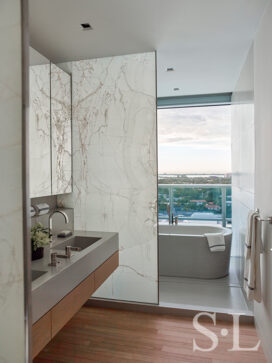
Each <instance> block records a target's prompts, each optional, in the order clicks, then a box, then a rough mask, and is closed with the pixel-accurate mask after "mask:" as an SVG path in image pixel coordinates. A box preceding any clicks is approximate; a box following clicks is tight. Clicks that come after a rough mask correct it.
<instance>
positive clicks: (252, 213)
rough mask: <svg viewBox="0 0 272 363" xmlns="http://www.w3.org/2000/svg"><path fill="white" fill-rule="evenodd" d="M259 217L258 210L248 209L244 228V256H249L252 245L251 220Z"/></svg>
mask: <svg viewBox="0 0 272 363" xmlns="http://www.w3.org/2000/svg"><path fill="white" fill-rule="evenodd" d="M256 217H259V212H256V211H253V210H251V211H249V213H248V216H247V230H246V240H245V245H246V248H245V257H246V258H249V256H250V249H251V245H252V239H253V220H254V218H256Z"/></svg>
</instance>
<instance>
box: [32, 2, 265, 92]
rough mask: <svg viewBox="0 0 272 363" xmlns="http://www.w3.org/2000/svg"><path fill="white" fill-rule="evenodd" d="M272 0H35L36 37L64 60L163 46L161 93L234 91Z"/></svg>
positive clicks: (160, 52)
mask: <svg viewBox="0 0 272 363" xmlns="http://www.w3.org/2000/svg"><path fill="white" fill-rule="evenodd" d="M268 1H269V0H54V1H52V0H51V1H45V0H30V1H29V8H30V42H31V45H32V46H33V47H34V48H36V49H37V50H38V51H40V52H41V53H43V54H44V55H45V56H46V57H48V58H50V59H51V60H52V61H54V62H56V63H58V62H65V61H70V60H80V59H88V58H99V57H106V56H113V55H121V54H129V53H138V52H145V51H152V50H157V57H158V58H157V64H158V96H173V95H175V96H177V95H191V94H206V93H218V92H231V91H232V90H233V89H234V87H235V83H236V81H237V79H238V76H239V73H240V70H241V67H242V64H243V62H244V60H245V57H246V54H247V51H248V49H249V47H250V44H251V42H252V40H253V37H254V34H255V32H256V29H257V26H258V23H259V21H260V18H261V16H262V14H263V11H264V8H265V5H266V3H267V2H268ZM85 22H89V23H90V24H91V25H92V27H93V30H90V31H83V30H81V27H80V24H81V23H85ZM167 67H174V69H175V71H174V72H168V73H167V72H166V71H165V70H166V68H167ZM174 87H179V88H180V91H173V88H174Z"/></svg>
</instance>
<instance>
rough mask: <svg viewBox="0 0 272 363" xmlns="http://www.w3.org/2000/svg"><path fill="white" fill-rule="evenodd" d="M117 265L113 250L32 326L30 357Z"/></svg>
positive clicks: (48, 339)
mask: <svg viewBox="0 0 272 363" xmlns="http://www.w3.org/2000/svg"><path fill="white" fill-rule="evenodd" d="M118 265H119V252H118V251H117V252H115V253H114V254H113V255H112V256H111V257H109V258H108V259H107V260H106V261H105V262H104V263H103V264H102V265H100V266H99V267H98V268H97V269H96V270H95V271H93V272H92V273H91V274H90V275H89V276H88V277H87V278H86V279H85V280H83V281H82V282H81V283H80V284H79V285H77V286H76V287H75V288H74V289H73V290H72V291H71V292H70V293H69V294H67V295H66V296H64V298H63V299H62V300H60V301H59V302H58V303H57V304H56V305H55V306H53V307H52V309H51V310H49V311H48V312H47V313H46V314H45V315H43V316H42V317H41V318H40V319H39V320H38V321H36V323H35V324H33V326H32V358H35V357H36V355H38V354H39V352H40V351H41V350H42V349H43V348H44V347H45V346H46V344H48V343H49V342H50V340H51V339H52V338H53V337H54V336H55V335H56V334H57V333H58V332H59V331H60V330H61V329H62V328H63V327H64V325H65V324H66V323H67V322H68V321H69V320H70V319H71V318H72V317H73V316H74V315H75V313H76V312H77V311H78V310H79V309H80V308H81V307H82V305H84V303H85V302H86V301H87V300H88V299H89V298H90V296H91V295H92V294H93V293H94V292H95V290H97V289H98V287H99V286H101V285H102V284H103V282H104V281H105V280H106V279H107V278H108V277H109V276H110V275H111V274H112V273H113V271H114V270H115V269H116V268H117V267H118Z"/></svg>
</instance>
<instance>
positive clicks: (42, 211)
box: [35, 203, 50, 216]
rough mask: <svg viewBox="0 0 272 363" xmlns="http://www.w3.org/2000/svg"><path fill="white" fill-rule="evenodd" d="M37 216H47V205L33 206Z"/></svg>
mask: <svg viewBox="0 0 272 363" xmlns="http://www.w3.org/2000/svg"><path fill="white" fill-rule="evenodd" d="M35 208H36V211H37V215H38V216H42V215H44V214H47V213H48V212H49V209H50V208H49V205H48V204H47V203H40V204H37V205H35Z"/></svg>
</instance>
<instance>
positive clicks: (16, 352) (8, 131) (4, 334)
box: [0, 0, 25, 363]
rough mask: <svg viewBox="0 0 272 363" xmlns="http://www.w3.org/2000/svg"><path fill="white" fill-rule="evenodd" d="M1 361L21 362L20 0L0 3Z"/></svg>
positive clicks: (22, 341) (23, 351)
mask: <svg viewBox="0 0 272 363" xmlns="http://www.w3.org/2000/svg"><path fill="white" fill-rule="evenodd" d="M0 35H1V36H0V49H1V53H0V115H1V132H0V150H1V152H0V170H1V188H0V200H1V203H0V231H1V234H0V362H2V363H9V362H16V363H23V362H24V361H25V359H24V357H25V336H24V281H23V240H22V238H23V232H22V225H23V222H22V159H21V158H22V93H21V87H22V84H21V83H22V69H21V2H20V0H13V1H10V0H1V2H0Z"/></svg>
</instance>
